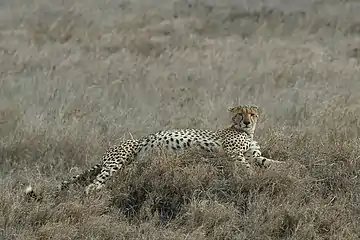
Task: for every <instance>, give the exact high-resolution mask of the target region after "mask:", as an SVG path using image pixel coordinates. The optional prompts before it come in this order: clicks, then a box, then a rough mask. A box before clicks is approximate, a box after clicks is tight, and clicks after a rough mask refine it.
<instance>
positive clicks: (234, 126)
mask: <svg viewBox="0 0 360 240" xmlns="http://www.w3.org/2000/svg"><path fill="white" fill-rule="evenodd" d="M226 130H230V131H235V132H238V133H246V134H247V135H248V136H249V137H250V138H251V139H253V137H254V130H253V129H251V130H250V131H249V130H245V129H243V128H239V126H238V125H235V124H233V125H231V126H230V127H228V128H225V129H224V131H226Z"/></svg>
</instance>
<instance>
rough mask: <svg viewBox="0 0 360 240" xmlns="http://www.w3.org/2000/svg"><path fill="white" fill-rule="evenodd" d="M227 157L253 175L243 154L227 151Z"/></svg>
mask: <svg viewBox="0 0 360 240" xmlns="http://www.w3.org/2000/svg"><path fill="white" fill-rule="evenodd" d="M227 156H228V157H229V158H230V159H232V160H234V161H235V163H236V162H239V163H240V164H241V165H243V166H244V167H245V169H246V171H248V172H249V173H250V174H253V173H254V170H253V168H252V166H251V165H250V163H249V162H248V161H247V160H246V158H245V156H244V154H243V153H242V152H234V151H227Z"/></svg>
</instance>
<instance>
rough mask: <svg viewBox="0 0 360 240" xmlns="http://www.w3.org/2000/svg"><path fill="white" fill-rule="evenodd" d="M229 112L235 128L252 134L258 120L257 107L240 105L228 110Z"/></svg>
mask: <svg viewBox="0 0 360 240" xmlns="http://www.w3.org/2000/svg"><path fill="white" fill-rule="evenodd" d="M229 112H230V114H231V120H232V123H233V126H234V127H235V128H237V129H239V130H243V131H246V132H248V133H249V134H254V132H255V127H256V123H257V120H258V118H259V108H258V107H257V106H252V105H240V106H237V107H232V108H229Z"/></svg>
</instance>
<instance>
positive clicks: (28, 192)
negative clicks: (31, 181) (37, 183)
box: [25, 185, 42, 202]
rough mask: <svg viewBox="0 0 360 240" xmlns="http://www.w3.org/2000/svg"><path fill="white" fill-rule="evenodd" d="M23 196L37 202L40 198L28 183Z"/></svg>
mask: <svg viewBox="0 0 360 240" xmlns="http://www.w3.org/2000/svg"><path fill="white" fill-rule="evenodd" d="M25 196H26V197H27V198H28V199H33V200H35V201H37V202H40V201H41V200H42V197H39V196H38V195H37V194H36V193H35V191H34V189H33V188H32V187H31V186H30V185H29V186H27V188H26V189H25Z"/></svg>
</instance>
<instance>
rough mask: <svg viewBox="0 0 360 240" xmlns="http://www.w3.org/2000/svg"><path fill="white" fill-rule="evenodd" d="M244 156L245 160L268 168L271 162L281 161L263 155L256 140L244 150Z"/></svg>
mask: <svg viewBox="0 0 360 240" xmlns="http://www.w3.org/2000/svg"><path fill="white" fill-rule="evenodd" d="M244 156H245V159H246V161H247V162H254V163H255V164H257V165H259V166H261V167H265V168H268V167H269V166H270V165H271V164H273V163H281V162H280V161H276V160H273V159H270V158H266V157H263V156H262V153H261V151H260V146H259V144H258V143H257V142H256V141H253V142H252V143H251V146H250V148H249V149H248V150H247V151H246V152H245V154H244Z"/></svg>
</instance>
